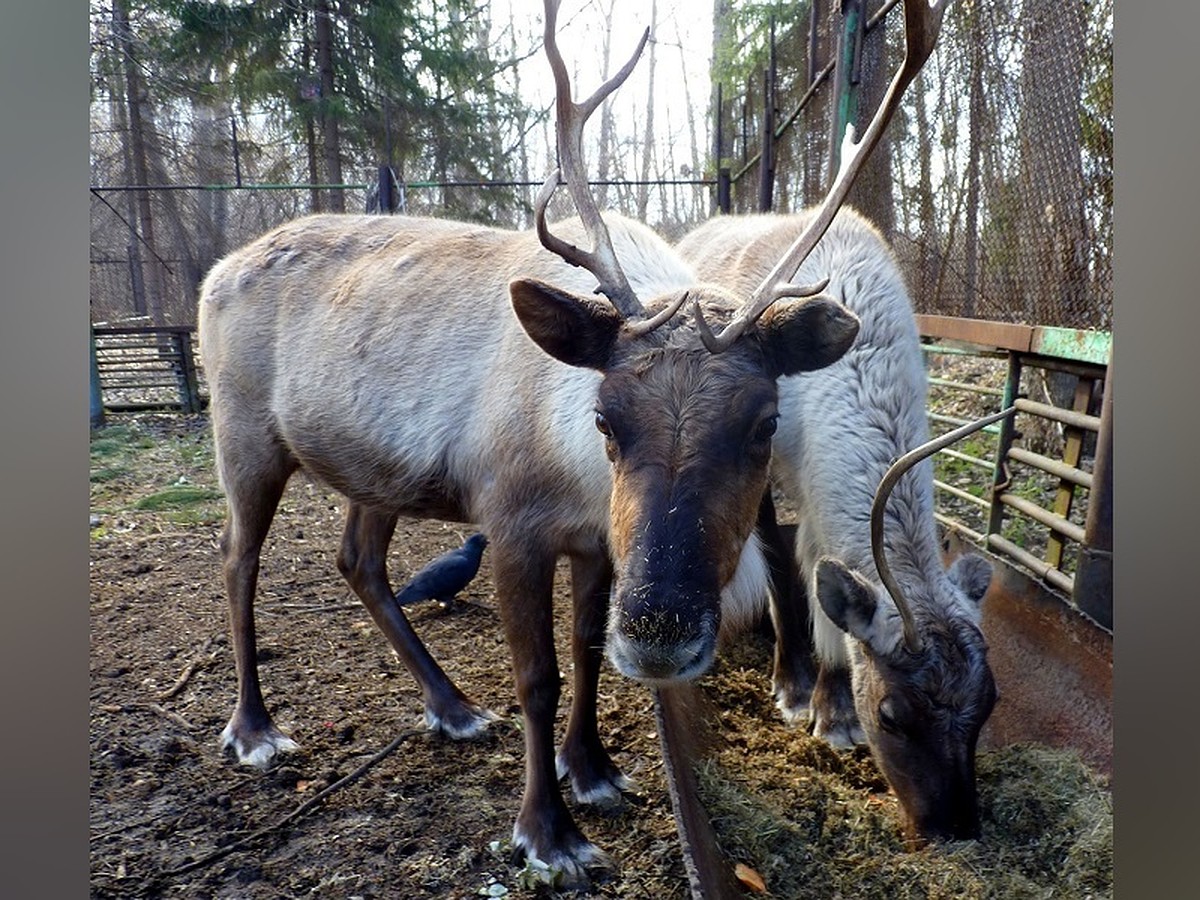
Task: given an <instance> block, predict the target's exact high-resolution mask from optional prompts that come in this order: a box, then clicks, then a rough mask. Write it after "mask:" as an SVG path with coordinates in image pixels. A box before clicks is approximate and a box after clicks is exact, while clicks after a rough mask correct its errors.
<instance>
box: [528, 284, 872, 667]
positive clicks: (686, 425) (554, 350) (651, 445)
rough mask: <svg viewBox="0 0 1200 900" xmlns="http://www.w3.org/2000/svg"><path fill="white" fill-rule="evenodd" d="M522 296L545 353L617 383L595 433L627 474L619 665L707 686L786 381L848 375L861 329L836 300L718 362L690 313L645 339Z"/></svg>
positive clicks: (562, 301) (785, 315) (575, 309)
mask: <svg viewBox="0 0 1200 900" xmlns="http://www.w3.org/2000/svg"><path fill="white" fill-rule="evenodd" d="M510 292H511V294H512V299H513V306H514V309H515V311H516V313H517V316H518V318H519V319H520V320H521V324H522V325H523V326H524V327H525V329H526V332H527V333H528V334H529V335H530V337H531V338H533V340H534V341H535V342H537V343H538V345H539V346H541V347H542V349H543V350H545V351H546V352H547V353H549V354H551V355H552V356H554V357H556V358H558V359H560V360H562V361H563V362H566V363H569V364H571V365H582V366H587V367H589V368H595V369H599V370H600V371H602V372H603V373H604V376H605V377H604V380H603V381H602V382H601V385H600V389H599V392H598V396H597V402H596V423H595V424H596V427H597V428H599V429H600V431H601V433H602V434H604V436H605V446H606V451H607V453H608V457H609V459H610V460H611V462H612V464H613V490H612V506H611V528H610V544H611V546H610V549H611V552H612V556H613V564H614V574H615V578H614V585H613V603H612V607H611V611H610V619H609V641H608V652H609V658H610V659H611V660H612V662H613V664H614V665H615V666H616V667H617V669H618V670H620V671H621V672H623V673H624V674H626V675H628V676H630V677H633V678H638V679H641V680H645V681H649V682H671V681H676V680H680V679H690V678H694V677H696V676H697V675H700V674H701V673H703V672H704V671H705V670H707V668H708V667H709V665H710V664H711V662H712V659H713V654H714V652H715V649H716V639H717V631H718V628H719V626H720V615H721V610H720V605H721V591H722V589H723V588H725V587H726V585H728V584H729V583H730V581H731V580H732V579H733V577H734V574H735V572H736V571H737V568H738V565H739V562H740V560H741V556H742V552H743V548H744V547H745V545H746V541H747V538H748V537H749V535H750V532H751V530H752V529H753V527H754V523H755V520H756V517H757V510H758V505H759V501H760V500H761V498H762V494H763V491H764V489H765V488H766V484H767V468H768V463H769V461H770V455H771V436H772V435H773V434H774V430H775V427H774V426H775V420H776V416H777V410H776V405H775V404H776V398H777V388H776V379H777V378H778V377H779V376H780V375H783V374H792V373H793V372H798V371H806V370H809V369H815V368H820V367H822V366H825V365H829V364H830V363H832V362H834V361H836V360H837V359H838V358H840V357H841V355H842V354H843V353H845V351H846V349H847V348H849V346H850V343H851V342H852V341H853V339H854V337H855V335H856V334H857V331H858V322H857V319H855V318H854V317H853V316H852V315H851V314H850V313H848V312H847V311H846V310H845V309H844V308H843V307H841V306H840V305H839V304H837V303H834V302H833V301H831V300H828V299H827V298H815V299H810V300H805V301H792V302H789V303H786V304H781V305H780V307H779V308H777V309H773V310H771V311H770V313H769V314H768V315H765V316H764V317H763V319H762V320H760V322H759V323H758V324H757V325H756V326H754V327H753V328H751V329H749V330H748V331H747V332H746V334H744V335H743V336H742V337H741V338H739V339H738V340H737V341H736V342H735V343H734V345H733V346H732V347H730V348H729V349H728V350H726V351H725V352H724V353H721V354H713V353H710V352H709V351H708V350H706V349H705V348H704V346H703V344H702V343H701V341H700V339H699V336H698V334H697V332H696V330H695V323H694V320H693V319H692V317H691V314H690V312H681V313H679V314H678V315H676V316H675V317H674V318H673V319H671V320H670V321H668V322H667V323H666V324H664V325H662V326H660V327H659V328H658V329H656V330H654V331H652V332H650V333H649V334H648V335H642V336H637V337H631V336H629V335H628V334H627V333H625V332H623V331H622V321H621V319H620V317H619V316H617V314H616V313H615V312H614V311H613V310H612V309H611V307H608V306H607V305H606V304H604V303H603V302H602V301H597V300H596V299H593V298H589V297H576V296H574V295H571V294H568V293H566V292H564V291H561V290H559V289H557V288H554V287H552V286H549V285H545V284H543V283H541V282H534V281H517V282H513V284H512V285H511V286H510ZM693 294H694V295H695V300H696V302H697V303H700V304H702V305H703V308H704V312H705V316H706V318H707V319H708V320H709V321H715V322H716V323H717V324H721V323H722V321H723V320H728V318H729V317H730V316H731V314H732V312H733V311H734V309H735V308H736V306H737V303H736V301H735V300H734V298H732V297H731V296H730V295H728V294H727V293H725V292H723V291H720V290H718V289H708V288H698V289H694V290H693ZM670 299H671V298H670V297H664V298H659V300H658V301H656V302H655V303H654V304H652V306H653V307H654V308H662V307H663V306H665V304H666V303H667V302H669V300H670ZM685 309H687V307H685Z"/></svg>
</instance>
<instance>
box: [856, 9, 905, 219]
mask: <svg viewBox="0 0 1200 900" xmlns="http://www.w3.org/2000/svg"><path fill="white" fill-rule="evenodd" d="M882 5H883V3H882V0H864V2H863V4H862V16H863V20H864V23H865V22H866V21H867V20H869V19H870V18H871V16H873V15H875V13H876V12H877V11H878V10H879V7H880V6H882ZM903 18H904V17H903V15H902V10H900V9H899V8H897V9H894V10H893V11H892V12H891V13H890V14H889V15H888V16H887V17H886V18H885V19H883V20H881V21H880V23H879V24H878V25H876V26H875V27H874V28H872V29H871V30H870V31H868V32H866V33H865V34H864V35H863V39H862V48H861V53H860V57H859V98H858V115H857V117H856V121H855V125H854V127H855V129H856V131H857V132H858V134H859V135H862V133H863V132H864V131H865V130H866V127H867V123H869V122H870V121H871V117H872V116H873V115H874V114H875V110H877V109H878V108H879V106H880V104H881V103H882V102H883V95H884V94H885V93H887V86H888V83H889V82H890V81H891V79H892V68H893V66H892V65H891V62H892V59H891V57H892V55H893V54H891V53H889V52H888V44H889V42H888V40H887V37H888V32H889V31H897V30H902V29H903V25H904V20H903ZM897 62H898V60H897ZM893 133H894V130H893V127H892V126H890V125H889V126H888V130H887V131H886V132H885V133H884V136H883V140H881V141H880V142H879V146H878V147H876V148H875V150H874V152H872V153H871V155H870V157H868V158H867V161H866V163H865V164H864V165H863V168H862V172H861V173H860V174H859V176H858V180H857V181H856V182H855V183H854V186H853V187H851V188H850V195H849V196H848V197H847V199H846V203H847V205H849V206H853V207H854V208H855V209H857V210H858V211H859V212H860V213H862V214H863V215H864V216H866V217H867V218H868V219H870V220H871V221H872V222H874V223H875V225H876V227H878V228H879V230H880V231H881V232H882V233H883V236H884V237H885V238H886V239H887V240H888V241H891V240H893V239H894V237H895V233H896V210H895V205H894V203H893V199H892V138H891V135H892V134H893Z"/></svg>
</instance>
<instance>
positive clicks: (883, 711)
mask: <svg viewBox="0 0 1200 900" xmlns="http://www.w3.org/2000/svg"><path fill="white" fill-rule="evenodd" d="M879 727H880V728H882V729H883V730H884V731H887V732H889V733H891V734H901V733H903V731H904V729H903V728H901V727H900V722H899V720H898V719H897V718H896V707H895V704H894V703H893V702H892V698H891V697H884V698H883V700H881V701H880V702H879Z"/></svg>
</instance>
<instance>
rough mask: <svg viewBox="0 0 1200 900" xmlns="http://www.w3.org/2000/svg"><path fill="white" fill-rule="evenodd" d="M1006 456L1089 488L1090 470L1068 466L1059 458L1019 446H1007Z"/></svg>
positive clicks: (1090, 481) (1090, 480)
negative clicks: (1052, 457)
mask: <svg viewBox="0 0 1200 900" xmlns="http://www.w3.org/2000/svg"><path fill="white" fill-rule="evenodd" d="M1008 458H1009V459H1013V460H1016V461H1017V462H1019V463H1024V464H1025V465H1027V466H1032V467H1033V468H1035V469H1039V470H1041V471H1042V472H1045V473H1047V474H1048V475H1053V476H1054V477H1055V478H1061V479H1062V480H1063V481H1069V482H1071V484H1074V485H1078V486H1079V487H1082V488H1088V489H1091V486H1092V473H1091V472H1085V471H1083V469H1077V468H1075V467H1074V466H1069V465H1067V464H1066V463H1065V462H1061V461H1060V460H1057V459H1051V458H1050V457H1049V456H1042V454H1040V453H1034V452H1033V451H1032V450H1025V449H1023V448H1021V447H1009V448H1008Z"/></svg>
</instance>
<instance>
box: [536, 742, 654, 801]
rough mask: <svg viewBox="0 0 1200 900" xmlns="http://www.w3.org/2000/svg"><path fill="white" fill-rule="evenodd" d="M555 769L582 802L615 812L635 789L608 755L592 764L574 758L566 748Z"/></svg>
mask: <svg viewBox="0 0 1200 900" xmlns="http://www.w3.org/2000/svg"><path fill="white" fill-rule="evenodd" d="M554 766H555V770H556V771H557V774H558V777H559V779H560V780H561V779H563V778H567V777H569V778H570V779H571V791H572V793H574V795H575V799H576V800H577V801H578V802H579V803H585V804H588V805H590V806H598V807H601V808H605V809H614V808H616V807H619V806H621V805H622V804H623V803H624V802H625V798H624V796H623V793H624V792H625V791H633V790H635V789H636V785H635V784H634V782H633V779H631V778H629V777H627V776H626V775H625V774H624V773H623V772H621V770H620V769H618V768H617V767H616V766H615V765H613V762H612V760H610V759H609V758H608V754H604V758H603V759H602V760H599V761H596V762H594V763H591V764H589V763H588V762H587V761H586V760H585V759H584V758H583V757H575V758H574V759H573V758H572V756H571V754H569V753H567V751H566V750H565V749H564V750H562V751H560V752H559V754H558V756H556V757H555V760H554Z"/></svg>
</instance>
